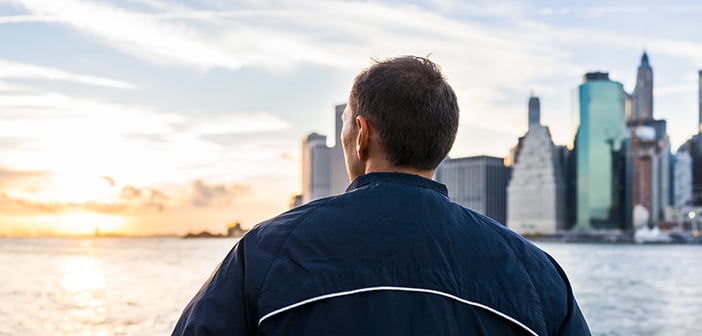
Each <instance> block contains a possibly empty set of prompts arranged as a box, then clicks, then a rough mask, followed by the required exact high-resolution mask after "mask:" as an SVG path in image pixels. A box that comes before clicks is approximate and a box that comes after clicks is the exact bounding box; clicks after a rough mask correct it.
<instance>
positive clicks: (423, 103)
mask: <svg viewBox="0 0 702 336" xmlns="http://www.w3.org/2000/svg"><path fill="white" fill-rule="evenodd" d="M349 104H350V105H351V110H352V111H353V113H354V115H353V116H352V117H354V118H355V117H356V116H363V117H364V118H366V119H367V120H368V122H369V123H370V124H372V125H373V126H374V128H375V129H377V130H378V133H379V135H380V139H381V146H382V147H383V149H384V150H385V153H386V155H387V158H388V160H389V161H390V163H392V164H393V165H395V166H397V167H412V168H416V169H434V168H436V167H437V166H438V165H439V163H441V160H443V159H444V158H445V157H446V154H448V152H449V150H450V149H451V146H452V145H453V142H454V140H455V139H456V131H457V130H458V101H457V99H456V94H455V93H454V92H453V89H452V88H451V86H450V85H449V84H448V83H447V82H446V79H445V78H444V76H443V75H442V74H441V69H440V68H439V66H438V65H436V64H434V63H433V62H432V61H430V60H428V59H426V58H423V57H416V56H400V57H394V58H390V59H386V60H383V61H377V60H376V61H375V64H373V65H372V66H370V67H369V68H367V69H365V70H363V71H362V72H361V73H360V74H358V76H356V79H355V80H354V83H353V87H352V89H351V95H350V97H349Z"/></svg>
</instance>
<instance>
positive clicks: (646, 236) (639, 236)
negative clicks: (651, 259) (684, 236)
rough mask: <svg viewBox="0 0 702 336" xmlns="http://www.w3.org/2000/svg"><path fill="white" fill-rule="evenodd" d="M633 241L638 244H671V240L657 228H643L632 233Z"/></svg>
mask: <svg viewBox="0 0 702 336" xmlns="http://www.w3.org/2000/svg"><path fill="white" fill-rule="evenodd" d="M634 241H635V242H636V243H638V244H667V243H672V242H673V238H671V237H670V235H669V234H667V233H663V232H661V230H659V229H658V227H654V228H652V229H650V228H648V227H646V226H644V227H642V228H639V229H638V230H636V232H634Z"/></svg>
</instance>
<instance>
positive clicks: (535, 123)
mask: <svg viewBox="0 0 702 336" xmlns="http://www.w3.org/2000/svg"><path fill="white" fill-rule="evenodd" d="M539 126H541V102H540V101H539V97H535V96H534V94H533V93H532V94H531V97H529V129H532V127H539Z"/></svg>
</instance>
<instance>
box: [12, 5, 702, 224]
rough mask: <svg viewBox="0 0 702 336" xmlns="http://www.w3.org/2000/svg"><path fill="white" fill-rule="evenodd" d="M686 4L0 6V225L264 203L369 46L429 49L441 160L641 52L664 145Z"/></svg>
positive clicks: (687, 106)
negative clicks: (451, 124) (441, 129)
mask: <svg viewBox="0 0 702 336" xmlns="http://www.w3.org/2000/svg"><path fill="white" fill-rule="evenodd" d="M700 17H702V5H700V4H698V2H696V1H666V2H659V1H650V0H644V1H624V2H618V3H617V4H616V5H612V1H587V2H585V1H583V2H577V4H572V3H567V4H566V3H563V2H561V1H499V0H498V1H453V0H428V1H394V0H388V1H374V2H366V1H336V0H325V1H310V0H297V1H274V0H271V1H267V0H250V1H239V2H236V1H214V0H201V1H185V0H184V1H171V2H169V1H161V0H109V1H78V0H44V1H42V0H0V46H2V47H0V236H32V235H85V234H92V233H93V232H94V231H95V229H96V228H98V229H99V230H100V231H101V232H102V233H117V234H128V235H153V234H184V233H187V232H196V231H201V230H209V231H213V232H222V231H224V229H225V227H226V225H227V224H229V223H231V222H234V221H238V222H241V223H242V225H243V226H244V227H251V226H253V225H255V224H256V223H258V222H260V221H262V220H265V219H267V218H270V217H272V216H275V215H276V214H278V213H280V212H282V211H285V210H286V209H287V208H288V207H289V202H290V198H291V196H292V195H294V194H297V193H299V192H300V191H301V175H300V174H301V172H300V168H301V143H302V139H303V138H304V136H305V135H307V134H308V133H310V132H318V133H321V134H327V135H330V136H329V142H330V143H329V145H332V143H333V142H334V139H333V134H334V122H335V120H334V106H335V105H337V104H342V103H345V102H346V99H347V97H348V91H349V89H350V87H351V83H352V80H353V77H354V76H355V74H356V73H358V72H359V71H360V70H361V69H363V68H364V67H367V66H368V65H370V64H371V59H373V58H379V59H383V58H387V57H392V56H396V55H419V56H427V55H428V56H429V57H430V59H432V60H433V61H435V62H436V63H438V64H439V65H440V66H441V67H442V69H443V72H444V74H445V76H446V78H447V80H448V81H449V83H450V84H451V85H452V86H453V88H454V90H455V91H456V93H457V96H458V99H459V105H460V109H461V119H460V122H461V125H460V127H459V132H458V135H457V139H456V143H455V144H454V147H453V149H452V151H451V153H450V156H451V157H462V156H469V155H478V154H485V155H493V156H499V157H503V156H505V155H507V153H508V150H509V149H510V148H511V147H512V146H514V145H515V144H516V143H517V139H518V137H519V136H521V135H523V134H524V133H525V132H526V130H527V100H528V98H529V96H530V93H531V92H533V93H534V94H535V95H536V96H538V97H540V99H541V111H542V124H545V125H547V126H549V127H550V130H551V134H552V135H553V138H554V142H555V143H557V144H562V145H568V144H571V143H572V141H573V136H574V133H575V128H576V127H577V124H576V122H577V118H574V117H573V109H572V106H573V103H574V102H573V96H572V94H573V90H574V89H575V88H576V87H577V86H578V85H579V84H581V83H582V76H583V74H584V73H585V72H588V71H608V72H609V73H610V78H611V79H612V80H615V81H619V82H621V83H622V84H623V85H624V88H625V90H627V91H628V92H631V91H632V90H633V87H634V84H635V80H636V70H637V67H638V65H639V62H640V59H641V55H642V53H643V51H644V50H646V51H647V53H648V55H649V59H650V63H651V65H652V67H653V71H654V112H653V113H654V117H655V118H657V119H666V120H667V121H668V133H669V137H670V141H671V144H672V147H673V149H676V148H677V147H678V146H680V145H681V144H682V143H683V142H684V141H685V140H686V139H688V138H689V137H690V136H691V135H693V134H694V133H696V132H697V102H698V97H697V85H698V84H697V71H698V70H699V69H702V37H700V35H699V29H700V23H699V18H700Z"/></svg>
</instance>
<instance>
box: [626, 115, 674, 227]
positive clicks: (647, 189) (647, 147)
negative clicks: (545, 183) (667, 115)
mask: <svg viewBox="0 0 702 336" xmlns="http://www.w3.org/2000/svg"><path fill="white" fill-rule="evenodd" d="M629 127H630V139H631V141H630V146H631V155H630V156H629V159H630V160H631V162H630V163H629V165H630V167H631V171H630V176H629V179H630V182H629V183H630V186H631V191H630V193H631V194H630V195H631V201H630V202H627V203H626V205H627V207H626V211H628V212H631V211H633V209H634V208H635V207H636V206H639V205H640V206H643V207H644V208H645V209H646V210H647V211H648V213H649V218H648V222H647V225H648V227H653V226H655V224H656V223H657V222H658V221H660V220H662V219H663V214H664V210H665V208H667V207H669V206H670V204H671V200H670V189H671V187H672V186H671V185H670V175H671V171H670V142H669V141H668V137H667V135H666V122H665V120H654V119H647V120H640V121H637V122H635V123H634V124H632V123H630V124H629Z"/></svg>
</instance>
